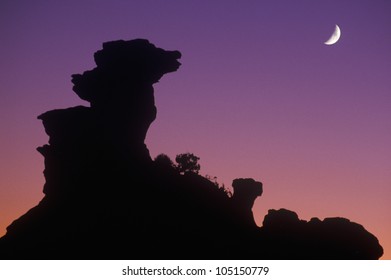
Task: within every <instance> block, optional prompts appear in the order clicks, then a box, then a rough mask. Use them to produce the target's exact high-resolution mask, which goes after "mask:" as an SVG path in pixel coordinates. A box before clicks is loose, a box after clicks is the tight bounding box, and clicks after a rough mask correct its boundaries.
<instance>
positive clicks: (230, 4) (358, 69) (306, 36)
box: [0, 0, 391, 259]
mask: <svg viewBox="0 0 391 280" xmlns="http://www.w3.org/2000/svg"><path fill="white" fill-rule="evenodd" d="M33 2H34V3H33ZM390 15H391V2H390V1H386V0H384V1H380V0H368V1H353V0H352V1H343V0H336V1H330V0H328V1H291V0H286V1H279V0H274V1H271V0H270V1H266V0H265V1H261V0H260V1H145V0H142V1H125V0H123V1H120V0H111V1H80V0H78V1H17V0H13V1H8V0H6V1H1V4H0V40H1V45H0V62H1V63H0V133H1V137H0V139H1V140H0V141H1V142H0V235H3V234H4V233H5V228H6V226H7V225H9V224H10V223H11V221H13V220H14V219H16V218H17V217H19V216H20V215H21V214H23V213H25V212H26V211H27V210H28V209H30V208H31V207H33V206H35V205H36V204H37V203H38V202H39V200H40V199H41V198H42V197H43V195H42V188H43V184H44V178H43V174H42V171H43V168H44V165H43V157H42V156H41V155H40V154H39V153H38V152H37V151H36V150H35V149H36V147H38V146H41V145H43V144H45V143H47V141H48V137H47V136H46V134H45V132H44V129H43V126H42V124H41V122H40V121H38V120H37V119H36V117H37V115H39V114H41V113H43V112H45V111H48V110H52V109H57V108H66V107H70V106H75V105H80V104H84V105H86V103H85V102H83V101H81V100H79V99H78V97H77V96H76V94H74V93H73V92H72V84H71V82H70V75H71V74H74V73H82V72H83V71H85V70H88V69H91V68H93V67H94V66H95V64H94V61H93V53H94V52H95V51H97V50H98V49H101V44H102V42H105V41H110V40H117V39H134V38H146V39H149V40H150V41H151V42H152V43H154V44H155V45H156V46H158V47H161V48H164V49H168V50H180V51H181V52H182V59H181V62H182V66H181V68H180V69H179V70H178V72H176V73H172V74H168V75H166V76H165V77H163V78H162V80H161V82H160V83H159V84H157V85H155V98H156V105H157V108H158V116H157V120H156V121H155V122H154V123H153V124H152V126H151V128H150V130H149V133H148V135H147V145H148V147H149V149H150V152H151V155H152V157H155V156H156V155H157V154H159V153H166V154H168V155H169V156H170V157H171V158H175V155H176V154H178V153H183V152H192V153H194V154H196V155H198V156H199V157H200V158H201V160H200V163H201V174H204V175H205V174H209V175H211V176H217V180H218V182H220V183H224V184H225V185H226V186H230V185H231V182H232V180H233V179H234V178H239V177H252V178H254V179H256V180H260V181H262V182H263V183H264V194H263V196H262V197H261V198H258V200H257V201H256V203H255V206H254V215H255V218H256V221H257V223H258V224H261V223H262V220H263V217H264V215H265V214H266V213H267V210H268V209H270V208H274V209H279V208H287V209H290V210H293V211H295V212H297V213H298V215H299V217H300V218H301V219H305V220H308V219H310V218H311V217H315V216H316V217H319V218H321V219H323V218H325V217H335V216H341V217H346V218H349V219H350V220H351V221H354V222H357V223H360V224H362V225H363V226H364V227H365V228H366V229H367V230H369V231H370V232H372V233H373V234H375V235H376V236H377V237H378V238H379V240H380V243H381V245H382V246H383V248H384V249H385V254H384V256H383V258H384V259H391V203H390V202H391V172H390V171H391V170H390V169H391V146H390V143H391V79H390V72H391V52H390V50H391V32H390V30H391V16H390ZM335 24H338V25H339V26H340V28H341V31H342V36H341V39H340V41H339V42H338V43H337V44H335V45H332V46H326V45H324V44H323V42H324V41H326V40H327V39H328V38H329V37H330V35H331V33H332V32H333V30H334V26H335Z"/></svg>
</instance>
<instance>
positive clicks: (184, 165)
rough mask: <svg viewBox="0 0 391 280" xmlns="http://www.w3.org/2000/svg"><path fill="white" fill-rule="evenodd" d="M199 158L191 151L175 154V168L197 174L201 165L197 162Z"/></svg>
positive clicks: (181, 171)
mask: <svg viewBox="0 0 391 280" xmlns="http://www.w3.org/2000/svg"><path fill="white" fill-rule="evenodd" d="M199 159H200V158H199V157H197V156H195V155H194V154H192V153H185V154H179V155H177V156H176V158H175V161H176V162H177V169H178V171H179V172H180V173H186V172H193V173H196V174H198V172H199V171H200V168H201V166H200V165H199V163H198V160H199Z"/></svg>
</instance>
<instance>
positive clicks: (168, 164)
mask: <svg viewBox="0 0 391 280" xmlns="http://www.w3.org/2000/svg"><path fill="white" fill-rule="evenodd" d="M154 161H155V163H156V164H157V165H158V166H159V167H162V168H173V169H174V168H176V165H175V164H174V162H173V161H172V160H171V158H170V157H169V156H168V155H166V154H159V155H157V156H156V157H155V159H154Z"/></svg>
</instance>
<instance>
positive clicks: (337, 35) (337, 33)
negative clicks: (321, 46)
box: [324, 25, 341, 45]
mask: <svg viewBox="0 0 391 280" xmlns="http://www.w3.org/2000/svg"><path fill="white" fill-rule="evenodd" d="M340 37H341V29H339V26H338V25H335V29H334V32H333V34H332V35H331V37H330V38H329V39H328V40H327V41H326V42H324V43H325V45H334V44H335V43H337V42H338V40H339V38H340Z"/></svg>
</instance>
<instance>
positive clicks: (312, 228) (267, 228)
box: [261, 209, 383, 259]
mask: <svg viewBox="0 0 391 280" xmlns="http://www.w3.org/2000/svg"><path fill="white" fill-rule="evenodd" d="M261 233H262V234H261V236H262V238H261V239H263V240H264V242H267V243H268V244H274V245H273V246H270V247H267V249H268V252H267V253H266V254H267V255H269V258H271V259H276V258H278V259H280V258H282V259H377V258H379V257H380V256H382V255H383V249H382V247H381V246H379V242H378V240H377V238H376V237H375V236H374V235H372V234H371V233H369V232H368V231H366V230H365V229H364V227H363V226H361V225H359V224H356V223H353V222H350V221H349V220H348V219H345V218H326V219H324V220H323V221H321V220H319V219H318V218H312V219H311V220H310V221H309V222H307V221H304V220H299V218H298V216H297V214H296V213H295V212H292V211H289V210H286V209H280V210H269V213H268V214H267V215H266V216H265V219H264V221H263V227H262V228H261Z"/></svg>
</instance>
